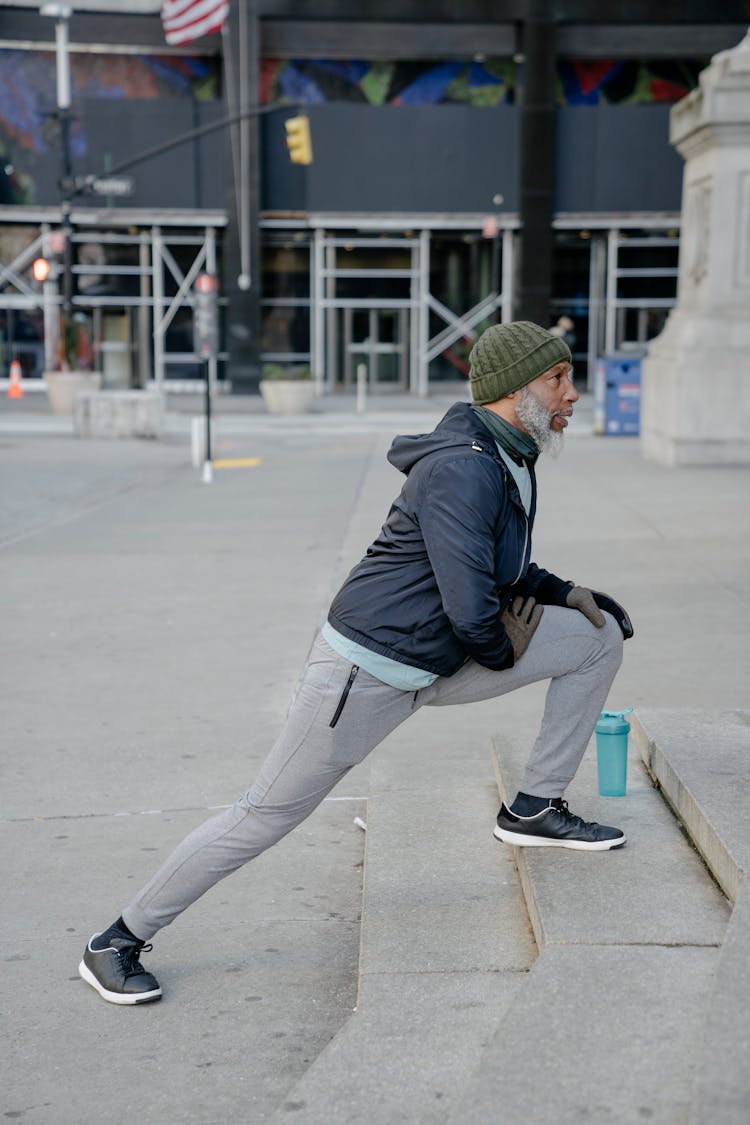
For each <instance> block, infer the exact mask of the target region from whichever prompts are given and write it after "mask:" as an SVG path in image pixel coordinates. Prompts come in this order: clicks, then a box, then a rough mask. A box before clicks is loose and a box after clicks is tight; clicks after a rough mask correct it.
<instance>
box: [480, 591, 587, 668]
mask: <svg viewBox="0 0 750 1125" xmlns="http://www.w3.org/2000/svg"><path fill="white" fill-rule="evenodd" d="M543 611H544V606H541V605H537V603H536V602H535V601H534V599H533V598H526V599H524V598H515V599H514V600H513V602H511V604H510V605H509V606H508V608H507V609H504V610H503V612H502V613H501V614H500V624H501V625H502V626H503V628H504V629H505V632H506V633H507V634H508V640H509V641H510V644H511V648H512V649H513V663H514V664H517V663H518V661H519V660H520V659H521V657H522V656H523V654H524V653H525V652H526V649H527V648H528V647H529V641H530V640H531V638H532V637H533V636H534V633H535V632H536V629H537V626H538V624H539V622H540V621H541V620H542V613H543ZM603 624H604V619H603V618H602V625H603Z"/></svg>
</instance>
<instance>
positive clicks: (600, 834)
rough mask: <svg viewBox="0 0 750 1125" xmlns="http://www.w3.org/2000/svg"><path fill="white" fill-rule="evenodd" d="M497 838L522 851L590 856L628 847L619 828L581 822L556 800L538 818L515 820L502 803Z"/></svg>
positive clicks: (519, 817) (498, 817)
mask: <svg viewBox="0 0 750 1125" xmlns="http://www.w3.org/2000/svg"><path fill="white" fill-rule="evenodd" d="M495 836H496V837H497V839H498V840H502V841H503V842H504V843H506V844H515V845H516V847H519V848H578V849H579V850H581V851H590V852H605V851H609V849H610V848H621V847H622V845H623V844H624V843H625V833H624V832H621V831H620V829H619V828H609V827H608V826H607V825H606V824H596V823H595V822H593V821H592V822H589V821H587V820H581V818H580V816H573V813H572V812H571V811H570V809H569V808H568V803H567V801H561V800H557V799H556V800H555V801H554V803H553V802H550V804H549V806H548V807H547V808H546V809H543V810H542V812H540V813H537V814H536V816H516V814H515V813H512V812H511V811H510V809H509V808H508V806H507V805H506V804H504V803H503V804H502V805H501V806H500V812H499V813H498V814H497V825H496V826H495Z"/></svg>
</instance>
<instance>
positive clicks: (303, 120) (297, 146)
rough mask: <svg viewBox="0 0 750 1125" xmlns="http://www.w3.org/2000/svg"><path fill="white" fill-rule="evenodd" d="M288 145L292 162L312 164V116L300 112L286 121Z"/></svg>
mask: <svg viewBox="0 0 750 1125" xmlns="http://www.w3.org/2000/svg"><path fill="white" fill-rule="evenodd" d="M284 127H285V129H286V147H287V148H288V149H289V159H290V160H291V162H292V164H312V159H313V153H312V141H311V140H310V118H309V117H305V116H304V115H303V114H300V115H299V116H298V117H290V118H288V120H287V121H285V122H284Z"/></svg>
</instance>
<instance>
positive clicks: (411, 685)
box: [320, 621, 437, 691]
mask: <svg viewBox="0 0 750 1125" xmlns="http://www.w3.org/2000/svg"><path fill="white" fill-rule="evenodd" d="M320 632H321V636H322V637H323V640H324V641H326V642H327V643H328V644H329V645H330V646H331V648H332V649H333V650H334V652H337V653H338V654H339V656H343V657H344V659H345V660H350V661H351V662H352V664H356V665H358V667H360V668H364V670H365V672H369V673H370V675H371V676H374V677H375V679H376V680H381V681H382V683H384V684H388V686H389V687H392V688H397V690H398V691H419V690H420V688H426V687H429V686H430V684H433V683H434V682H435V680H436V679H437V676H436V675H435V674H434V673H433V672H425V670H424V668H414V667H413V665H411V664H402V663H401V661H400V660H391V658H390V657H389V656H381V655H380V653H379V652H373V651H372V649H371V648H365V647H364V645H358V644H357V642H356V641H350V640H349V638H348V637H343V636H342V635H341V633H339V632H338V631H337V630H336V629H334V628H333V626H332V625H329V624H328V622H327V621H326V623H325V625H324V626H323V628H322V629H321V631H320Z"/></svg>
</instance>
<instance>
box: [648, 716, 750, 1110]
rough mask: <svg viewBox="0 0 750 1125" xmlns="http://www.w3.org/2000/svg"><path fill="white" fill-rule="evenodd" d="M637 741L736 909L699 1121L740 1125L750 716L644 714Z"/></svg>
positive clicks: (709, 1036)
mask: <svg viewBox="0 0 750 1125" xmlns="http://www.w3.org/2000/svg"><path fill="white" fill-rule="evenodd" d="M633 741H634V743H635V745H636V747H637V749H638V751H639V752H640V754H641V757H642V758H643V761H644V763H645V764H646V767H647V769H648V770H649V772H650V773H651V775H652V776H653V778H654V779H655V781H656V782H657V784H658V785H659V787H660V789H661V791H662V793H663V795H664V797H665V798H666V800H667V801H668V802H669V804H670V805H671V807H672V808H673V810H674V812H675V814H676V815H677V816H678V817H679V819H680V821H681V822H682V824H683V825H684V827H685V830H686V832H687V833H688V835H689V836H690V838H691V840H692V841H693V843H694V844H695V846H696V848H697V849H698V851H699V852H700V853H701V855H702V856H703V858H704V859H705V861H706V864H707V865H708V867H709V869H710V871H711V872H712V874H713V875H714V877H715V878H716V880H717V882H718V883H719V884H720V885H721V887H722V888H723V889H724V891H725V892H726V894H727V896H728V898H729V899H730V900H731V901H732V902H733V903H734V904H735V906H734V910H733V912H732V917H731V920H730V923H729V927H728V929H727V934H726V938H725V941H724V944H723V947H722V949H721V953H720V956H719V959H718V964H717V968H716V976H715V980H714V982H713V987H712V989H711V994H710V998H709V1005H708V1013H707V1017H706V1021H705V1027H704V1034H703V1044H702V1050H701V1055H700V1059H699V1063H698V1068H697V1076H696V1083H695V1097H694V1101H693V1106H692V1117H691V1120H692V1121H693V1122H694V1123H695V1125H708V1123H709V1122H710V1123H711V1125H736V1122H738V1121H744V1120H746V1119H747V1115H748V1106H750V1078H749V1077H748V1070H747V1060H748V1058H749V1057H750V880H748V879H747V878H746V872H747V869H748V864H749V863H750V785H749V784H748V783H749V782H750V754H749V753H748V751H750V711H746V710H735V711H695V710H667V709H661V710H659V709H652V710H641V711H639V712H638V714H637V715H636V716H635V722H634V723H633Z"/></svg>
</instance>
